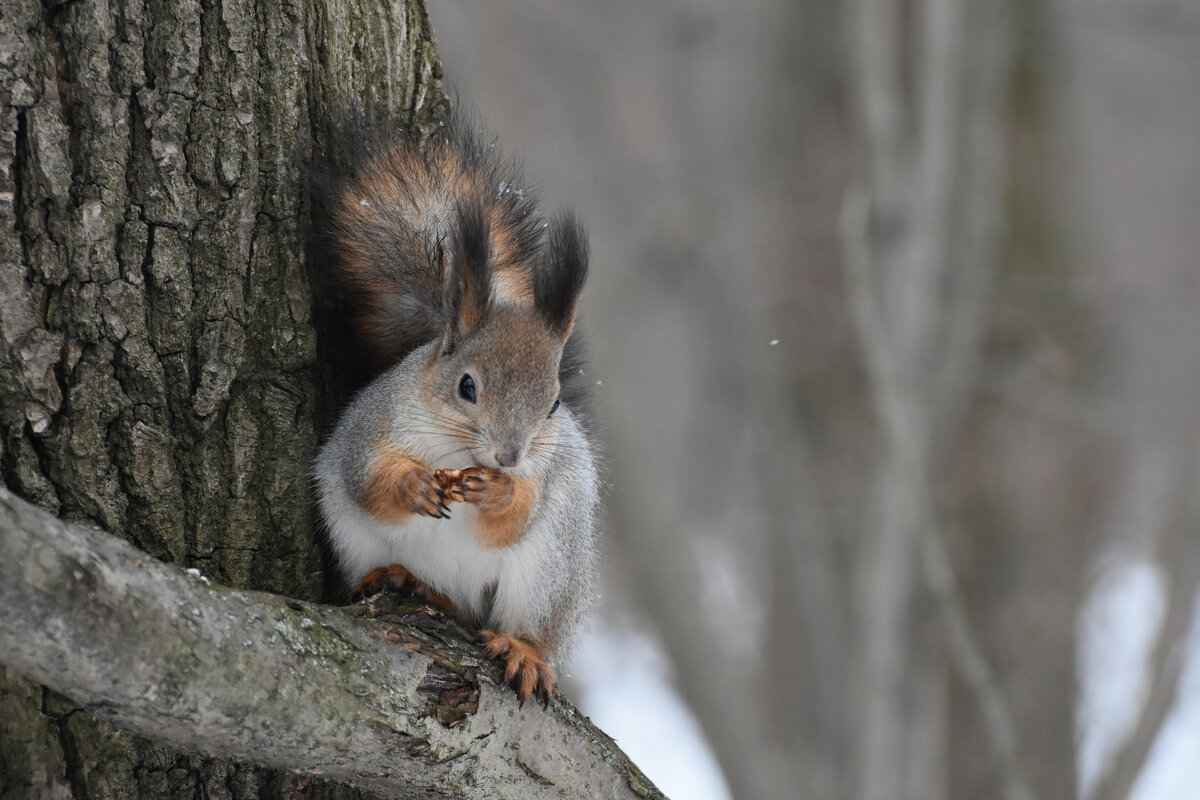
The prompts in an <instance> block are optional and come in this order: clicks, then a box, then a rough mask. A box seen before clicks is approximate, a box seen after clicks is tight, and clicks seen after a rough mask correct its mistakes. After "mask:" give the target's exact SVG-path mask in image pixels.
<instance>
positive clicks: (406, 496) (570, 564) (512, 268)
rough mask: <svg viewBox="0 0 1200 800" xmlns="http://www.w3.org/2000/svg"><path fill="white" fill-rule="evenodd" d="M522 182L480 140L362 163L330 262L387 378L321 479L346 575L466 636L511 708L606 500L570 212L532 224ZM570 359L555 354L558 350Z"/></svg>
mask: <svg viewBox="0 0 1200 800" xmlns="http://www.w3.org/2000/svg"><path fill="white" fill-rule="evenodd" d="M522 187H523V181H522V178H521V172H520V168H519V167H518V166H517V165H516V163H515V162H512V161H508V160H505V159H504V158H503V157H502V156H501V155H499V154H498V152H497V148H496V147H495V144H494V142H492V143H490V144H489V143H485V142H484V140H483V139H482V137H481V136H480V135H479V134H478V133H476V132H475V131H474V130H473V129H472V128H468V127H466V126H463V125H461V124H459V123H456V122H455V121H452V122H450V123H445V124H443V126H442V127H441V128H439V129H437V130H436V131H435V135H434V136H433V137H432V138H431V139H429V140H428V141H427V142H425V144H424V145H423V146H422V145H421V144H419V143H418V142H416V141H414V140H412V139H409V138H406V137H396V138H392V139H391V140H390V141H386V140H385V141H381V142H376V143H375V144H373V145H371V146H369V147H368V148H366V149H365V152H364V153H363V154H362V157H361V166H359V167H358V168H357V169H356V170H355V171H354V173H353V174H352V175H351V176H350V177H349V178H347V179H345V180H342V181H341V182H340V184H339V185H337V186H335V187H334V188H333V190H332V192H331V196H330V197H329V198H327V200H328V201H329V203H330V208H329V214H328V219H327V220H326V224H327V226H328V236H329V245H328V249H329V251H330V254H331V256H332V260H333V262H334V263H333V265H332V268H333V270H334V272H335V274H336V277H337V278H338V279H339V280H340V282H341V283H342V284H343V285H344V286H345V287H347V293H348V294H349V295H350V296H351V297H352V299H353V300H355V301H356V307H357V311H356V314H357V316H356V319H355V322H356V323H357V328H358V332H359V337H360V339H361V344H362V345H363V346H365V347H366V349H367V351H368V354H369V355H370V356H371V357H372V358H373V359H374V360H375V362H376V363H380V364H389V365H390V366H389V367H388V368H387V369H386V370H385V371H383V372H382V373H381V374H379V375H378V377H376V378H374V379H373V380H372V382H371V383H369V384H368V385H367V386H366V387H365V388H363V389H362V390H361V391H360V392H359V393H358V394H357V395H356V396H355V397H354V399H353V400H352V401H351V402H350V404H349V405H348V406H347V407H346V409H345V410H344V411H343V413H342V414H341V417H340V419H339V421H338V423H337V425H336V427H335V429H334V431H333V433H332V434H331V435H330V437H329V439H328V440H327V441H326V443H325V444H324V445H323V446H322V447H321V448H320V450H319V452H318V455H317V458H316V461H315V466H314V478H315V484H316V489H317V492H316V493H317V500H318V504H319V507H320V511H321V513H322V515H323V517H324V522H325V524H326V527H327V529H328V532H329V536H330V540H331V543H332V546H333V550H334V552H335V555H336V557H337V561H338V567H339V571H340V573H341V577H342V578H343V579H344V580H345V581H346V586H347V588H352V589H353V592H352V596H353V597H354V598H355V599H358V598H360V597H363V596H369V595H372V594H375V593H377V592H379V591H381V590H383V589H385V588H391V589H408V590H412V591H414V592H415V593H418V594H422V595H424V596H426V597H428V598H429V599H431V600H433V601H434V602H436V603H438V604H440V605H442V606H444V607H446V608H447V610H449V611H450V612H451V613H453V614H454V615H455V616H457V617H458V618H459V619H460V620H462V621H463V622H464V623H466V624H467V625H468V626H469V627H470V628H472V629H473V630H475V631H477V632H478V635H479V640H480V642H481V643H482V644H483V645H484V649H485V652H486V653H487V655H488V656H489V657H490V658H495V659H502V660H503V661H504V663H505V671H504V678H505V681H506V682H507V683H508V684H510V685H511V686H512V687H513V688H514V689H515V690H516V693H517V696H518V697H519V699H520V701H521V703H522V704H524V701H525V699H526V698H527V697H529V696H530V695H533V696H534V697H535V698H536V699H539V700H541V701H542V705H543V707H545V706H547V705H548V704H549V701H550V693H551V692H552V691H553V687H554V680H555V674H554V671H553V669H552V668H551V667H550V665H549V661H550V660H551V658H552V656H553V655H555V654H561V653H562V652H564V650H565V649H566V648H567V647H568V645H569V644H570V643H571V640H572V638H573V637H574V636H575V634H576V633H577V632H578V630H579V628H580V627H581V624H582V620H583V617H584V615H585V611H586V610H587V607H588V606H589V604H590V602H591V599H592V594H593V584H594V582H595V572H596V561H597V545H596V538H597V527H598V516H599V511H598V509H599V486H600V480H599V477H598V472H597V459H596V456H595V454H594V447H593V445H592V443H591V440H590V434H589V432H588V426H587V424H586V420H585V413H584V408H585V402H584V401H585V397H584V396H583V394H582V391H581V389H582V387H581V385H580V384H581V381H579V380H572V379H573V378H576V377H577V375H579V374H582V372H583V370H582V369H581V367H580V364H581V361H580V356H579V352H578V349H579V348H578V342H577V341H576V340H577V339H578V337H577V336H575V335H574V329H575V317H576V309H577V305H578V300H579V295H580V292H581V290H582V289H583V285H584V282H585V280H586V277H587V268H588V250H587V242H586V238H585V235H584V233H583V230H582V228H581V226H580V224H579V223H578V221H577V220H576V219H575V217H574V216H572V215H571V214H570V213H560V214H558V215H556V216H553V217H551V218H549V219H544V218H543V217H541V216H540V215H539V213H538V210H537V203H536V198H535V197H534V196H533V193H532V191H531V190H530V189H528V188H522ZM564 353H565V355H564Z"/></svg>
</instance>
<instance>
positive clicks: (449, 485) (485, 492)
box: [436, 467, 514, 509]
mask: <svg viewBox="0 0 1200 800" xmlns="http://www.w3.org/2000/svg"><path fill="white" fill-rule="evenodd" d="M436 477H437V479H438V480H439V481H440V482H441V484H442V489H443V491H444V492H445V494H446V496H448V497H449V498H450V499H451V500H456V501H458V502H459V503H474V504H475V505H477V506H479V507H481V508H489V509H496V508H505V507H507V506H508V505H509V504H510V503H511V502H512V498H513V491H514V484H513V479H512V477H510V476H509V475H508V473H505V472H501V471H500V470H498V469H493V468H491V467H471V468H469V469H453V470H451V469H440V470H438V471H437V474H436Z"/></svg>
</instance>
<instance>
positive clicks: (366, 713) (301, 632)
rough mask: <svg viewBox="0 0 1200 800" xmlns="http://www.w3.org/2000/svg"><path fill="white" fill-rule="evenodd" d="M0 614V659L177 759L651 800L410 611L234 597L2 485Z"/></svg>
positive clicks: (584, 741)
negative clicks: (176, 751) (193, 756)
mask: <svg viewBox="0 0 1200 800" xmlns="http://www.w3.org/2000/svg"><path fill="white" fill-rule="evenodd" d="M0 603H3V605H4V607H6V608H15V607H19V608H21V609H22V611H21V613H20V614H16V615H10V616H8V617H6V618H4V619H3V621H0V663H2V664H4V665H6V666H9V667H12V668H14V669H17V670H19V671H20V672H22V673H24V674H27V675H30V676H33V677H35V678H37V679H38V680H41V681H44V682H45V683H46V684H47V685H49V686H53V687H54V688H55V689H57V690H59V691H61V692H63V693H64V694H66V695H68V696H70V697H72V698H75V699H76V700H78V701H80V702H82V703H83V704H84V705H86V706H87V707H88V708H89V709H92V710H93V711H94V712H95V713H96V714H97V715H98V716H100V717H102V718H104V719H107V720H111V721H113V722H116V723H117V724H118V725H120V726H121V727H122V728H125V729H128V730H132V731H137V732H138V733H141V734H143V735H145V736H148V737H151V738H153V739H155V740H157V741H163V742H167V743H170V744H171V745H172V746H175V747H178V748H180V749H181V750H183V751H184V752H189V753H205V754H209V755H216V756H221V757H227V758H236V759H238V760H239V761H249V762H252V763H257V764H265V765H269V766H272V767H276V768H280V769H287V770H290V771H293V772H302V773H311V774H317V775H322V776H326V777H328V778H332V779H335V780H338V781H343V782H347V783H353V784H354V785H356V786H360V787H362V788H364V789H368V790H371V791H374V792H377V793H379V794H381V795H383V796H386V797H431V798H432V797H445V798H461V797H479V798H484V797H486V798H520V800H525V799H526V798H530V799H532V798H539V797H562V796H571V797H611V798H630V800H632V799H633V798H637V797H642V798H646V797H658V798H661V797H662V795H661V794H659V793H658V792H657V791H656V790H655V789H654V787H653V786H652V785H651V784H650V783H649V782H648V781H647V780H646V778H645V776H643V775H642V774H641V773H640V772H639V771H638V770H637V768H636V767H633V766H632V765H631V764H630V763H629V760H628V759H627V758H626V757H625V756H624V755H623V754H622V753H621V752H620V750H618V749H617V747H616V745H614V744H613V742H612V740H611V739H609V738H608V737H607V736H605V735H604V734H603V733H601V732H600V731H599V730H597V729H596V728H595V727H593V726H592V725H590V724H589V723H588V722H587V721H586V720H584V719H583V718H582V717H581V716H580V715H579V714H578V713H577V712H576V711H575V709H574V708H573V707H571V706H570V705H569V704H566V703H563V702H561V701H557V700H556V701H555V703H554V705H553V707H552V708H549V709H546V710H543V709H542V708H541V707H540V706H539V705H538V704H537V703H530V704H528V705H527V706H526V707H525V708H524V709H521V708H519V707H518V704H517V701H516V697H515V695H514V693H513V692H511V691H509V690H507V689H506V688H504V686H503V676H502V674H501V668H500V667H499V665H498V664H496V663H495V662H492V661H490V660H489V659H487V658H486V656H484V655H483V653H482V651H480V650H479V649H478V648H476V647H473V646H471V645H470V644H469V643H468V639H469V634H467V632H465V631H464V630H462V629H461V628H460V627H459V626H458V625H457V623H455V622H454V621H453V620H452V619H451V618H449V617H447V616H445V615H444V614H441V613H439V612H435V611H433V610H431V609H428V608H426V607H425V606H423V605H422V604H421V603H419V602H415V601H407V602H399V603H398V602H397V601H395V599H394V598H388V597H383V598H379V602H378V606H377V605H376V604H360V605H357V606H354V607H352V608H350V609H337V608H333V607H330V606H320V605H316V604H311V603H304V602H301V601H298V600H290V599H287V598H284V597H280V596H278V595H272V594H267V593H263V592H252V591H248V590H243V591H238V590H235V589H231V588H229V587H226V586H222V585H220V584H216V583H212V582H211V581H209V580H208V578H206V577H203V576H201V575H200V573H198V572H195V571H192V572H191V573H184V572H181V571H180V570H179V569H178V568H176V567H172V566H168V565H166V564H164V563H162V562H161V561H157V560H154V559H151V558H150V557H149V556H147V555H146V554H145V553H142V552H141V551H139V550H137V549H136V548H134V547H131V546H130V545H128V544H126V543H125V542H123V541H121V540H120V539H117V538H115V537H113V536H110V535H108V534H106V533H103V532H101V531H96V530H91V529H86V528H82V527H79V526H76V525H70V524H67V523H63V522H61V521H59V520H56V519H55V518H53V517H51V516H49V515H48V514H46V513H45V512H43V511H40V510H38V509H37V508H35V507H34V506H31V505H29V504H28V503H25V502H23V501H21V500H19V499H17V498H16V497H14V496H13V495H12V494H10V493H9V492H7V491H4V490H3V489H0ZM383 609H387V610H388V612H389V613H388V615H387V616H383V614H382V611H383ZM394 623H399V624H394Z"/></svg>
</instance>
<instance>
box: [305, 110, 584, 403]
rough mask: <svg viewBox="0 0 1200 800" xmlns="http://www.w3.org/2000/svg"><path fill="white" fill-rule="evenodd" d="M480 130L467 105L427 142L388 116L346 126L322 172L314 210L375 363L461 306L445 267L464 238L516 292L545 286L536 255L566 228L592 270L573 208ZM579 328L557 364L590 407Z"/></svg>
mask: <svg viewBox="0 0 1200 800" xmlns="http://www.w3.org/2000/svg"><path fill="white" fill-rule="evenodd" d="M479 131H480V128H479V126H478V125H476V124H473V123H472V122H471V121H470V120H467V119H465V118H464V117H463V115H461V114H455V115H452V117H451V119H450V120H448V121H447V122H445V124H443V125H441V126H439V127H438V128H436V129H434V131H433V133H432V134H431V135H430V136H428V137H427V139H426V140H425V141H423V142H422V141H418V140H417V139H415V138H413V137H410V136H407V135H405V134H404V133H403V132H399V131H397V130H395V129H394V128H392V129H388V128H386V127H385V126H381V125H371V124H366V123H363V122H361V121H358V122H354V123H347V124H346V125H345V126H344V132H345V133H346V134H347V136H348V138H349V139H350V140H351V141H349V142H344V143H343V146H342V150H341V156H342V159H341V160H342V161H344V162H346V163H341V164H339V165H337V168H336V173H337V174H336V175H332V174H331V175H328V176H326V177H325V178H324V179H323V180H322V181H321V182H320V185H319V186H318V188H317V189H316V194H317V197H316V199H315V202H314V209H315V211H314V214H315V215H317V220H316V221H317V224H318V227H319V228H321V229H323V231H324V234H323V237H322V238H323V240H324V242H323V246H322V247H321V248H320V250H321V251H323V253H324V259H323V260H325V261H327V262H329V263H330V267H331V268H332V270H333V272H334V276H333V277H334V278H335V279H336V283H338V284H340V285H341V286H342V288H343V289H344V291H343V294H344V296H345V298H346V300H347V303H349V304H350V305H351V307H350V308H348V309H346V311H347V313H348V314H349V316H350V317H351V319H352V327H353V328H354V330H355V333H356V341H357V342H358V350H359V351H360V352H359V353H357V354H356V357H358V358H361V360H362V361H363V362H364V366H365V372H367V373H369V374H374V373H377V372H380V371H382V370H383V369H386V368H387V367H390V366H391V365H393V364H396V363H398V362H400V361H401V360H403V359H404V357H405V356H407V355H408V354H409V353H411V352H412V351H413V350H414V349H416V348H417V347H420V346H421V345H424V344H426V343H428V342H430V341H433V340H434V339H437V338H438V337H439V336H441V335H442V333H443V331H444V330H445V329H446V324H447V319H446V315H447V314H448V313H454V311H453V309H451V308H448V306H447V302H446V298H447V296H449V294H448V292H447V288H448V285H447V282H448V281H449V280H450V279H451V276H450V275H449V274H448V270H451V266H450V265H451V264H452V263H453V262H454V257H455V254H456V253H460V252H462V251H463V248H464V247H466V248H467V249H472V250H479V249H480V248H481V247H482V248H483V249H484V250H486V253H487V255H486V264H487V269H488V271H489V281H490V283H491V284H492V285H495V286H496V287H498V288H503V289H505V290H506V291H508V292H510V293H515V294H528V295H529V296H531V297H532V296H533V295H534V294H536V293H537V292H535V288H536V287H535V286H534V282H535V281H536V280H537V276H538V275H539V272H538V270H539V265H540V264H541V263H542V262H543V261H544V260H545V258H546V255H547V254H548V253H553V252H557V251H559V250H562V249H563V247H564V244H563V242H562V241H560V240H562V238H563V237H564V236H568V237H574V238H573V239H572V241H571V243H572V244H574V245H575V246H576V249H577V250H578V252H579V253H581V254H582V258H583V259H584V263H582V264H578V265H574V268H578V269H580V270H582V271H581V273H580V274H581V275H582V274H584V273H586V268H587V265H586V242H585V241H584V240H583V234H582V232H581V231H580V230H578V226H577V224H576V223H574V222H573V218H571V217H570V216H569V215H562V216H560V217H556V218H555V219H554V220H548V219H545V218H543V217H542V215H541V214H540V212H539V210H538V205H537V199H538V198H537V196H536V191H535V190H534V188H533V187H531V186H529V185H527V184H526V183H525V180H524V177H523V175H522V172H521V168H520V166H519V164H518V163H517V162H516V161H514V160H512V159H510V158H507V157H505V156H504V155H503V154H502V153H501V152H500V149H499V147H498V145H497V144H496V142H495V140H494V139H493V138H490V137H489V136H487V135H485V134H482V133H480V132H479ZM481 232H482V235H483V236H484V237H485V239H486V241H485V242H482V243H481V242H480V241H478V239H479V236H480V235H481ZM567 266H568V267H571V266H572V265H570V264H569V263H568V264H567ZM580 339H581V337H580V335H579V334H578V332H576V333H574V334H573V335H572V336H571V338H570V340H569V341H568V342H567V344H566V347H565V349H564V354H563V359H562V363H561V368H560V370H559V376H560V382H561V384H562V389H563V395H562V399H563V401H564V402H567V403H569V404H570V403H572V402H573V404H574V407H575V410H576V411H577V413H584V412H585V411H586V408H585V407H586V394H587V392H586V391H585V387H586V386H587V385H590V384H591V383H592V382H591V381H590V380H588V379H587V376H586V374H585V369H586V368H585V366H584V363H583V362H584V354H583V350H582V344H581V341H580ZM369 374H368V375H367V377H369Z"/></svg>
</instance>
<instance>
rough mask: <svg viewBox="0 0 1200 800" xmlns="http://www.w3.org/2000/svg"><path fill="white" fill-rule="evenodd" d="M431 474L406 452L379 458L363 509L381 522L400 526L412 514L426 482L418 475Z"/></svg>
mask: <svg viewBox="0 0 1200 800" xmlns="http://www.w3.org/2000/svg"><path fill="white" fill-rule="evenodd" d="M422 472H426V473H427V472H428V471H427V470H426V468H425V465H424V464H422V463H421V462H420V461H418V460H417V459H415V458H413V457H412V456H410V455H409V454H408V453H405V452H404V451H402V450H385V451H383V452H381V453H379V454H378V455H376V456H375V460H374V461H373V462H372V464H371V472H370V475H369V477H368V478H367V483H366V485H365V486H364V487H363V492H362V497H361V498H360V500H359V503H360V504H361V505H362V507H363V510H364V511H366V512H367V513H368V514H370V515H371V516H373V517H375V518H376V519H378V520H380V521H381V522H388V523H391V524H393V525H399V524H400V523H402V522H405V521H406V520H407V519H408V517H409V516H410V515H412V514H413V513H414V512H413V510H412V509H413V508H414V507H417V506H418V503H422V504H423V503H425V502H426V500H427V498H426V497H425V496H422V495H420V490H421V488H422V482H421V481H420V480H418V479H417V478H418V476H419V474H420V473H422Z"/></svg>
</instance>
